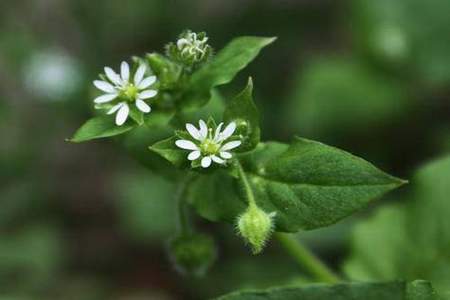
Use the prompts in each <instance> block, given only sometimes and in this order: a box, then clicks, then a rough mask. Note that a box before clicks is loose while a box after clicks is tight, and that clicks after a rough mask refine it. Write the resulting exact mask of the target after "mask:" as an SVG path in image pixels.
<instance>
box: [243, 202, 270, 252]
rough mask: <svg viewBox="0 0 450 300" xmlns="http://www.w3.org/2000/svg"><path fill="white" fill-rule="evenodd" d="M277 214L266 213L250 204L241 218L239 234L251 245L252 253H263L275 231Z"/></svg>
mask: <svg viewBox="0 0 450 300" xmlns="http://www.w3.org/2000/svg"><path fill="white" fill-rule="evenodd" d="M274 216H275V213H270V214H268V213H266V212H264V211H263V210H262V209H260V208H259V207H258V206H256V205H254V204H250V205H249V206H248V208H247V210H246V211H245V213H243V214H242V215H241V216H240V217H239V218H238V222H237V227H238V230H239V234H240V235H241V236H242V237H243V238H244V239H245V240H246V241H247V242H248V243H249V244H250V246H251V248H252V252H253V253H254V254H257V253H259V252H261V250H262V249H263V248H264V245H265V244H266V241H267V240H268V238H269V237H270V234H271V233H272V231H273V227H274V224H273V218H274Z"/></svg>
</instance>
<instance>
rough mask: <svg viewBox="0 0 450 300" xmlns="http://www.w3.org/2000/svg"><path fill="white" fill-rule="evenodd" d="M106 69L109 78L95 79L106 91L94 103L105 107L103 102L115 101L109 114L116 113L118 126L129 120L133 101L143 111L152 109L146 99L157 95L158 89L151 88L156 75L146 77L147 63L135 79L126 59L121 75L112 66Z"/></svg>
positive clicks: (96, 84) (142, 66) (121, 67)
mask: <svg viewBox="0 0 450 300" xmlns="http://www.w3.org/2000/svg"><path fill="white" fill-rule="evenodd" d="M104 70H105V75H106V79H107V80H95V81H94V85H95V87H97V88H98V89H99V90H101V91H102V92H104V93H105V94H103V95H101V96H99V97H97V98H95V99H94V103H96V104H99V105H100V106H96V108H103V107H102V106H103V104H107V103H108V104H109V103H111V102H112V101H115V102H116V103H115V104H114V105H113V106H112V107H111V108H110V109H109V111H108V112H107V114H108V115H110V114H114V113H116V118H115V122H116V125H118V126H121V125H123V124H124V123H125V121H126V120H127V118H128V115H129V113H130V106H129V105H130V104H132V103H134V105H135V106H136V108H137V109H138V110H139V111H141V112H143V113H149V112H150V111H151V107H150V105H148V103H146V102H145V101H144V100H146V99H149V98H152V97H155V96H156V95H157V93H158V91H157V90H155V89H152V88H150V86H152V85H153V84H154V83H155V82H156V76H154V75H152V76H148V77H144V76H145V73H146V72H147V66H146V65H144V64H141V65H140V66H139V67H138V69H137V70H136V72H135V73H134V76H133V79H131V78H130V66H129V65H128V63H127V62H125V61H124V62H122V64H121V66H120V75H119V74H117V73H116V72H115V71H114V70H113V69H111V68H110V67H105V69H104Z"/></svg>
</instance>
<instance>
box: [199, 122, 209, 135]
mask: <svg viewBox="0 0 450 300" xmlns="http://www.w3.org/2000/svg"><path fill="white" fill-rule="evenodd" d="M198 124H199V125H200V135H201V136H202V138H203V139H206V137H207V136H208V126H206V123H205V121H203V120H200V121H198Z"/></svg>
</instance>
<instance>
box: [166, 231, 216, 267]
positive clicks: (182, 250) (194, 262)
mask: <svg viewBox="0 0 450 300" xmlns="http://www.w3.org/2000/svg"><path fill="white" fill-rule="evenodd" d="M169 254H170V259H171V261H172V262H173V264H174V265H175V268H176V269H177V271H178V272H180V273H182V274H186V275H194V276H202V275H204V274H205V273H206V271H207V270H208V269H209V267H210V266H211V265H212V263H213V262H214V260H215V259H216V246H215V244H214V241H213V239H212V238H211V237H210V236H208V235H205V234H199V233H189V234H181V235H179V236H177V237H175V238H173V239H172V240H171V241H170V242H169Z"/></svg>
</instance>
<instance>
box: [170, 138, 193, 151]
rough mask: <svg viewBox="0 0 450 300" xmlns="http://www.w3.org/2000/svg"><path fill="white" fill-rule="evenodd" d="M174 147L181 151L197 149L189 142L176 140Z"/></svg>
mask: <svg viewBox="0 0 450 300" xmlns="http://www.w3.org/2000/svg"><path fill="white" fill-rule="evenodd" d="M175 145H177V147H179V148H181V149H186V150H198V147H197V145H196V144H194V143H193V142H191V141H188V140H177V141H176V142H175Z"/></svg>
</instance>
